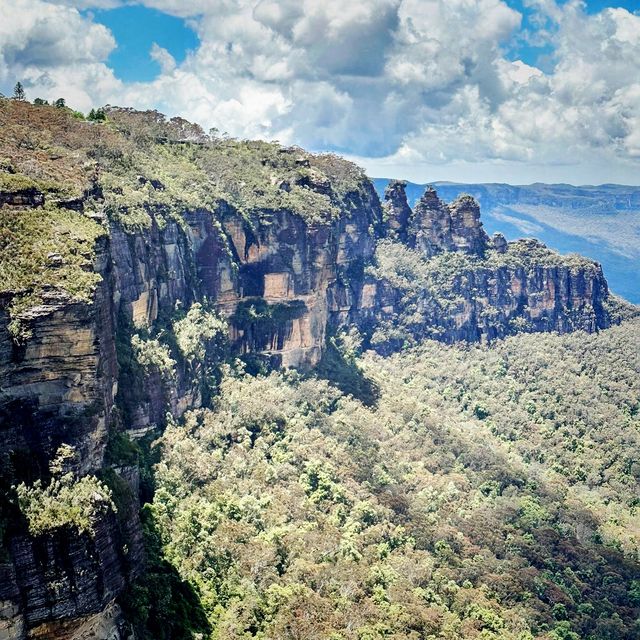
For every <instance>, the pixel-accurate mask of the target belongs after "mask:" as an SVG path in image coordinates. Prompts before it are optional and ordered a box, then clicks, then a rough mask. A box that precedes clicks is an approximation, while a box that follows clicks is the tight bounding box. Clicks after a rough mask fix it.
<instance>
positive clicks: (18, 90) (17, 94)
mask: <svg viewBox="0 0 640 640" xmlns="http://www.w3.org/2000/svg"><path fill="white" fill-rule="evenodd" d="M13 97H14V98H15V99H16V100H24V87H23V86H22V82H16V86H15V87H14V88H13Z"/></svg>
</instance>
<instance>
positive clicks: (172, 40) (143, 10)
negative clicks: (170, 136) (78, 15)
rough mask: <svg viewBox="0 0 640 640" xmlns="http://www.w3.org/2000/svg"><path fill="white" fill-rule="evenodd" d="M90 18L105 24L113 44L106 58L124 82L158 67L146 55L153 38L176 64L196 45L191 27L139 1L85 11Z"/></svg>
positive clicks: (148, 77) (152, 72)
mask: <svg viewBox="0 0 640 640" xmlns="http://www.w3.org/2000/svg"><path fill="white" fill-rule="evenodd" d="M86 13H90V14H92V16H93V20H94V22H98V23H100V24H103V25H105V26H106V27H108V28H109V29H110V31H111V33H112V34H113V35H114V37H115V39H116V43H117V46H116V47H115V49H114V50H113V51H112V52H111V55H110V56H109V57H108V58H107V64H108V65H109V66H110V67H111V68H112V69H113V71H114V72H115V74H116V76H117V77H118V78H120V79H121V80H124V81H126V82H134V81H135V82H148V81H149V80H153V79H154V78H155V77H156V76H157V75H158V74H159V73H160V71H161V69H160V65H159V64H158V62H156V61H155V60H153V59H152V57H151V56H150V55H149V52H150V50H151V47H152V45H153V43H154V42H155V43H156V44H158V45H159V46H161V47H162V48H164V49H166V50H167V51H168V52H169V53H170V54H171V55H172V57H173V58H174V59H175V61H176V62H177V63H178V64H180V63H181V62H183V61H184V59H185V58H186V56H187V53H188V52H189V51H193V50H195V49H196V48H197V47H198V44H199V40H198V37H197V36H196V34H195V33H194V31H193V30H192V29H191V28H190V27H189V26H188V25H187V22H186V21H185V20H183V19H181V18H177V17H175V16H171V15H168V14H166V13H163V12H161V11H158V10H157V9H151V8H148V7H144V6H142V5H132V6H124V7H117V8H115V9H109V10H104V9H103V10H97V11H95V10H94V11H87V12H86Z"/></svg>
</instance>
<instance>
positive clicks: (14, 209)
mask: <svg viewBox="0 0 640 640" xmlns="http://www.w3.org/2000/svg"><path fill="white" fill-rule="evenodd" d="M0 125H1V126H0V150H1V151H0V153H1V156H0V160H1V162H0V202H1V203H2V208H1V209H0V249H1V250H2V257H1V259H0V280H1V283H0V294H1V298H0V379H1V380H2V385H1V391H0V459H1V460H2V474H1V477H0V482H1V487H0V489H1V491H2V503H1V505H0V506H1V510H2V511H1V514H0V518H1V520H0V525H1V526H0V532H1V533H2V539H3V540H2V543H3V555H2V557H1V558H0V601H1V602H2V609H1V610H0V630H1V631H3V632H5V634H6V635H8V636H9V637H11V638H16V639H20V638H24V637H38V638H54V637H69V638H79V637H85V635H87V634H90V633H92V632H93V633H94V634H95V633H98V632H96V631H95V630H96V629H100V631H99V634H103V635H104V636H105V637H120V636H121V635H122V634H123V633H124V632H123V631H122V629H124V628H125V626H126V623H125V621H124V619H123V616H122V613H121V611H120V609H119V604H118V596H120V595H121V594H122V593H123V590H124V589H125V588H126V587H127V585H131V584H132V583H135V581H136V578H137V577H138V576H139V575H140V574H141V573H143V572H144V571H145V570H147V569H148V568H149V566H148V565H149V563H150V560H149V559H148V558H147V561H146V564H145V559H144V550H143V543H142V528H141V525H140V520H139V517H138V510H139V506H140V501H139V496H140V492H141V491H143V492H144V491H146V492H147V495H146V498H148V497H149V495H148V493H150V492H151V491H152V490H153V487H152V486H151V484H150V481H149V478H148V477H143V478H142V484H143V485H144V486H143V489H142V490H141V489H140V486H141V484H140V483H141V478H140V469H141V468H142V470H143V476H144V475H145V473H146V471H145V464H147V463H146V462H145V453H144V442H145V439H146V440H149V439H151V438H153V436H154V434H157V433H158V432H159V431H160V430H161V429H162V428H163V427H164V426H165V425H166V423H167V421H169V422H171V421H173V420H178V419H180V417H181V416H182V415H183V414H184V413H185V411H187V410H190V409H195V408H198V407H201V406H208V405H209V404H210V403H211V398H212V397H213V396H214V395H215V393H216V390H217V384H218V382H219V380H220V377H221V372H220V369H221V366H222V365H223V363H224V362H226V361H232V360H234V359H235V358H237V357H239V358H242V360H243V361H244V365H243V366H245V367H246V368H247V370H248V371H260V370H264V369H265V368H268V367H298V368H301V369H305V370H309V369H312V368H313V367H314V366H315V365H316V364H318V363H319V362H320V360H321V358H322V355H323V352H324V349H325V345H326V343H327V341H328V339H329V338H330V337H331V336H332V335H333V334H335V333H337V332H339V331H341V330H342V329H344V328H347V327H356V328H358V330H359V331H360V332H361V334H362V335H363V337H364V338H365V340H366V344H368V345H370V346H372V347H374V348H376V349H377V350H379V351H380V352H383V353H385V352H390V351H393V350H395V349H397V348H399V347H401V346H403V345H405V344H406V343H407V342H411V341H416V340H419V339H420V338H423V337H434V338H437V339H440V340H443V341H446V342H452V341H456V340H470V341H478V340H486V339H492V338H495V337H500V336H504V335H507V334H509V333H514V332H517V331H521V330H525V331H549V330H555V331H560V332H567V331H571V330H574V329H584V330H586V331H596V330H598V329H601V328H604V327H607V326H609V324H610V323H611V322H612V317H611V315H610V313H609V311H608V307H609V306H610V299H609V295H608V291H607V286H606V281H605V280H604V277H603V275H602V272H601V269H600V268H599V266H598V265H596V264H595V263H593V262H591V261H588V260H586V259H581V258H564V257H561V256H559V255H557V254H555V253H553V252H551V251H549V250H547V249H546V248H545V247H544V246H542V245H539V244H537V243H532V242H529V243H527V242H520V243H510V244H507V243H506V242H505V240H504V238H501V237H500V236H495V237H494V238H491V239H490V238H488V237H487V235H486V234H485V233H484V231H483V229H482V225H481V222H480V212H479V209H478V206H477V204H476V203H475V201H473V200H472V199H471V198H468V197H463V198H460V199H458V200H457V201H455V202H453V203H451V204H450V205H447V204H445V203H443V202H442V201H441V200H440V199H439V198H438V197H437V194H436V193H435V192H434V191H432V190H428V191H427V192H426V193H425V195H424V196H423V198H422V199H421V201H420V202H419V204H418V206H417V207H416V208H415V209H414V210H413V211H412V210H411V209H410V207H409V206H408V204H407V201H406V196H405V194H404V187H403V183H401V182H394V183H393V184H392V185H391V186H390V188H389V191H388V193H387V194H386V196H385V201H384V203H383V204H382V205H381V203H380V201H379V200H378V197H377V196H376V194H375V191H374V189H373V187H372V185H371V183H370V182H369V180H368V179H367V178H366V176H365V175H364V173H363V172H362V171H361V170H360V169H358V168H357V167H355V166H354V165H352V164H351V163H348V162H346V161H344V160H341V159H339V158H337V157H334V156H330V155H314V154H309V153H306V152H304V151H302V150H300V149H298V148H290V147H289V148H284V147H281V146H279V145H277V144H269V143H262V142H248V141H237V140H226V139H219V138H212V137H209V136H207V135H205V134H204V132H203V131H202V130H201V129H200V128H199V127H198V126H197V125H192V124H190V123H188V122H186V121H184V120H181V119H179V118H174V119H172V120H169V121H167V120H166V119H165V118H164V117H163V116H161V115H160V114H158V113H156V112H146V113H139V112H134V111H131V110H126V109H112V110H110V111H108V120H107V122H106V123H102V124H96V123H89V122H84V121H80V120H77V119H75V118H74V116H73V115H72V114H71V113H70V112H67V111H65V110H64V109H62V110H61V109H56V108H53V107H32V106H30V105H27V104H24V103H20V102H10V101H2V102H0ZM134 441H138V442H140V443H142V446H140V445H139V444H137V443H136V442H134ZM147 475H148V474H147ZM30 504H31V505H36V506H37V507H40V506H42V508H41V509H35V508H31V509H30V507H29V505H30ZM51 505H59V508H58V507H56V508H53V507H52V506H51ZM27 514H31V516H28V515H27ZM34 514H38V515H34ZM82 514H85V515H87V514H88V515H87V517H88V522H85V521H84V520H83V519H82V518H81V517H80V516H81V515H82ZM147 529H148V530H147V533H149V530H150V528H149V527H147ZM1 625H4V626H1ZM92 629H93V631H92ZM105 629H108V631H106V630H105ZM83 634H84V635H83Z"/></svg>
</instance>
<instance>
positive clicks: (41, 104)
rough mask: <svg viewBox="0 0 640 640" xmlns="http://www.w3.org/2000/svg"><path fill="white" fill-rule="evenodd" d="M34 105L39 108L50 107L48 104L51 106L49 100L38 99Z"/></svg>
mask: <svg viewBox="0 0 640 640" xmlns="http://www.w3.org/2000/svg"><path fill="white" fill-rule="evenodd" d="M33 104H35V105H37V106H39V107H42V106H44V105H48V104H49V101H48V100H43V99H42V98H36V99H35V100H34V101H33Z"/></svg>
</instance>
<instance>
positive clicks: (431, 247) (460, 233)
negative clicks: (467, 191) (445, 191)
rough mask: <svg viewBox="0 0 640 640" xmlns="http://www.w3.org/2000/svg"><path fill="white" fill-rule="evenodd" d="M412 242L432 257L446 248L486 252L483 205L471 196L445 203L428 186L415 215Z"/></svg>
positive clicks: (423, 252)
mask: <svg viewBox="0 0 640 640" xmlns="http://www.w3.org/2000/svg"><path fill="white" fill-rule="evenodd" d="M411 237H412V245H413V246H414V247H415V248H416V249H417V250H418V251H420V252H421V253H422V254H423V255H424V256H425V257H427V258H430V257H432V256H434V255H437V254H438V253H441V252H443V251H464V252H466V253H470V254H475V255H482V254H483V253H484V250H485V249H486V247H487V245H488V243H489V237H488V236H487V234H486V233H485V231H484V229H483V228H482V222H481V221H480V207H479V205H478V203H477V202H476V201H475V200H474V199H473V198H472V197H471V196H460V197H459V198H457V199H456V200H454V201H453V202H452V203H451V204H449V205H447V204H445V203H444V202H443V201H442V200H440V198H438V194H437V193H436V191H435V190H434V189H433V188H431V187H428V188H427V190H426V191H425V192H424V194H423V196H422V197H421V198H420V200H419V201H418V203H417V205H416V208H415V210H414V213H413V216H412V229H411Z"/></svg>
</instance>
